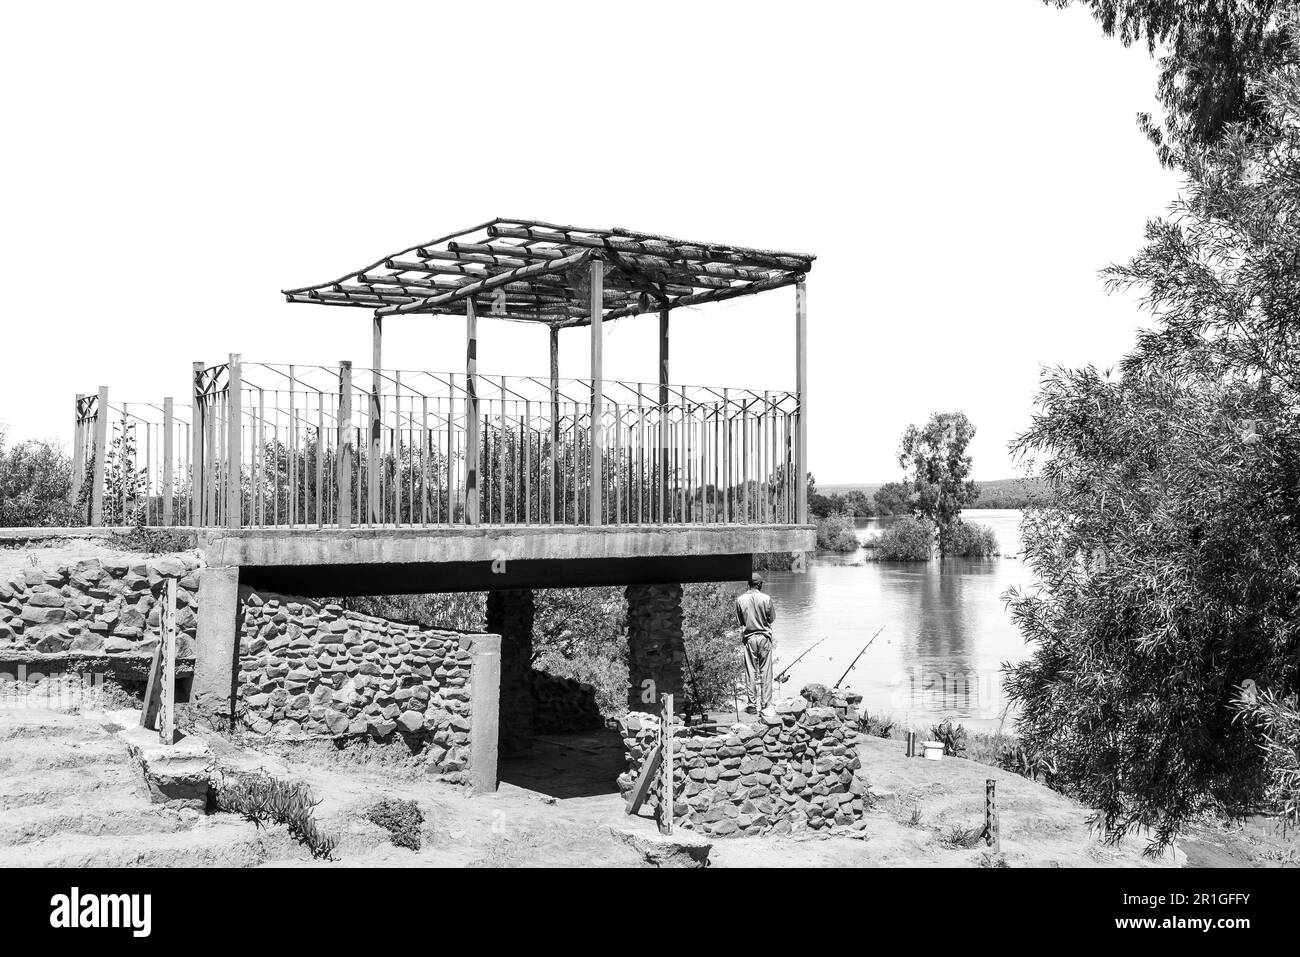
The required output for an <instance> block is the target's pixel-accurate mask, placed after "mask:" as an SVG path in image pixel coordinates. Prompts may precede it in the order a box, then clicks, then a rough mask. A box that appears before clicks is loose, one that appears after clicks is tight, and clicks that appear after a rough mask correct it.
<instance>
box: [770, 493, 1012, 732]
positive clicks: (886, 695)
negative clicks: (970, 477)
mask: <svg viewBox="0 0 1300 957" xmlns="http://www.w3.org/2000/svg"><path fill="white" fill-rule="evenodd" d="M962 514H963V517H965V518H966V519H967V520H968V521H972V522H979V523H980V524H983V525H988V526H990V527H992V528H993V530H994V533H995V534H996V535H997V539H998V547H999V550H1000V551H1001V552H1002V554H1003V556H1004V557H1000V558H947V559H943V560H938V559H936V560H933V561H929V562H876V561H870V560H868V559H867V557H866V556H867V554H868V553H867V552H865V551H862V550H859V551H858V552H856V553H835V552H817V553H815V555H814V557H813V558H812V559H811V560H810V561H809V562H808V565H807V568H806V570H805V571H803V572H802V573H799V572H766V573H764V577H765V578H766V579H767V582H768V584H767V585H766V590H767V592H768V593H769V594H770V595H771V596H772V598H773V600H774V601H775V602H776V609H777V621H776V626H775V629H774V634H775V637H776V646H777V652H776V654H777V658H776V671H777V672H780V670H781V669H782V668H784V667H785V664H786V663H788V662H791V661H793V660H794V659H795V658H796V657H797V656H798V655H799V654H800V652H802V651H803V650H804V649H806V648H808V647H809V646H810V645H812V644H813V643H814V642H815V641H817V639H819V638H824V639H825V641H823V642H822V643H821V644H820V645H818V646H817V647H816V648H815V649H814V650H813V651H811V652H810V653H809V654H808V655H807V656H806V657H805V658H804V659H803V660H802V661H800V662H799V663H798V664H797V665H795V666H794V668H793V669H792V670H791V673H790V679H789V681H788V682H787V683H785V685H784V686H783V689H784V693H786V694H794V693H797V692H798V690H799V689H800V688H801V687H803V685H804V684H806V683H808V682H810V681H818V682H821V683H823V684H826V685H832V684H834V683H835V681H836V679H837V678H839V676H840V675H841V674H842V673H843V672H844V669H846V668H847V667H848V666H849V663H850V662H851V661H852V660H853V657H854V655H856V654H857V653H858V652H859V651H860V650H861V649H862V646H863V645H865V644H866V643H867V641H868V640H870V638H871V636H872V634H873V633H874V632H875V630H876V629H877V628H879V627H880V626H881V625H884V626H885V630H884V631H883V632H882V633H881V635H880V637H879V638H877V639H876V641H875V643H874V644H873V645H872V646H871V648H870V650H868V651H867V653H866V654H865V655H863V656H862V658H861V660H860V661H859V662H858V664H857V665H856V667H855V668H854V670H853V671H852V672H851V673H850V674H849V677H848V678H847V679H846V680H845V682H844V684H845V686H847V687H850V688H853V689H854V690H855V691H857V692H859V693H860V694H862V696H863V707H864V708H865V710H867V711H869V712H872V713H880V714H887V715H892V716H893V717H894V718H896V719H898V720H900V721H902V722H903V723H905V724H910V725H914V726H916V727H929V725H930V724H932V723H934V722H937V721H939V720H941V719H943V718H945V717H950V718H953V719H954V720H956V721H960V722H961V723H963V724H965V725H967V726H968V727H974V728H982V729H992V728H996V727H997V726H998V724H999V722H1000V720H1001V717H1002V714H1003V711H1004V709H1005V707H1006V705H1007V701H1006V698H1005V696H1004V695H1003V693H1002V684H1001V674H1000V667H1001V665H1002V663H1003V662H1005V661H1012V662H1015V661H1020V660H1021V659H1023V658H1025V657H1026V655H1027V654H1028V649H1027V647H1026V645H1025V642H1024V640H1023V639H1022V638H1021V636H1020V633H1019V631H1017V629H1016V627H1015V625H1014V624H1013V623H1012V621H1011V616H1010V615H1009V613H1008V612H1007V609H1006V607H1005V605H1004V603H1003V600H1002V596H1003V593H1004V592H1006V590H1007V589H1008V588H1010V587H1012V586H1018V587H1022V588H1023V587H1025V586H1027V585H1029V584H1030V583H1031V578H1032V576H1031V575H1030V572H1029V570H1028V568H1027V567H1026V566H1025V564H1024V562H1023V561H1022V560H1021V559H1020V558H1019V557H1016V556H1015V555H1013V553H1017V552H1019V550H1020V530H1019V523H1020V512H1019V511H1018V510H1015V509H967V510H966V511H964V512H963V513H962ZM892 521H894V519H893V518H871V519H859V520H858V526H859V527H858V538H859V539H860V540H866V539H867V538H868V537H870V536H875V535H878V534H879V533H880V531H881V529H882V528H884V527H885V526H886V525H888V524H889V523H890V522H892ZM781 693H782V691H781V690H778V692H777V694H778V696H779V695H780V694H781ZM1009 726H1010V723H1009V722H1008V727H1009Z"/></svg>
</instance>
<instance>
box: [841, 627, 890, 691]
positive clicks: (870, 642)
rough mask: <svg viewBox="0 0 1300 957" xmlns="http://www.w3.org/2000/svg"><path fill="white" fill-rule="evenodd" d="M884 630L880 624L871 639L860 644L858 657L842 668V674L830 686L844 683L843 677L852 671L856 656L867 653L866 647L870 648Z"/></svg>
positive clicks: (856, 660) (856, 661) (859, 656)
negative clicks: (860, 648)
mask: <svg viewBox="0 0 1300 957" xmlns="http://www.w3.org/2000/svg"><path fill="white" fill-rule="evenodd" d="M884 630H885V626H884V625H881V626H880V631H877V632H876V633H875V634H874V635H872V636H871V641H868V642H867V643H866V644H865V645H863V646H862V650H861V651H859V652H858V657H857V658H854V659H853V664H851V665H849V666H848V667H847V668H845V669H844V674H842V675H840V680H839V681H837V682H835V684H833V685H832V686H831V687H832V688H838V687H839V686H840V685H841V684H843V683H844V679H845V678H847V677H848V676H849V672H850V671H852V670H853V669H854V667H856V665H857V663H858V658H861V657H862V656H863V655H865V654H866V653H867V649H868V648H870V647H871V645H872V644H873V643H874V642H875V640H876V639H877V638H879V637H880V632H881V631H884Z"/></svg>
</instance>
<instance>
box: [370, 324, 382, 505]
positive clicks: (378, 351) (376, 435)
mask: <svg viewBox="0 0 1300 957" xmlns="http://www.w3.org/2000/svg"><path fill="white" fill-rule="evenodd" d="M383 341H384V320H383V318H382V317H381V316H379V315H378V314H376V315H375V317H374V324H373V326H372V327H371V348H370V353H371V357H370V361H371V371H370V445H369V448H368V449H367V451H366V503H367V506H366V509H367V521H369V523H370V524H371V525H378V524H380V522H381V520H382V518H383V516H382V514H381V513H380V502H379V446H380V440H381V433H382V422H381V421H380V419H381V413H380V409H379V389H380V374H379V370H380V369H381V368H383Z"/></svg>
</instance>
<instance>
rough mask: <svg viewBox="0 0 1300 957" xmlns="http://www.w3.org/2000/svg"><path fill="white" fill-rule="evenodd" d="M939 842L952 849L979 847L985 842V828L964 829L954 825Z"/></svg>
mask: <svg viewBox="0 0 1300 957" xmlns="http://www.w3.org/2000/svg"><path fill="white" fill-rule="evenodd" d="M939 840H940V843H942V844H943V845H944V846H946V847H951V848H969V847H977V846H978V845H979V843H980V842H981V841H983V840H984V828H982V827H962V826H961V825H960V824H954V825H953V826H952V827H950V828H949V829H948V831H947V833H945V834H944V835H943V837H941V838H940V839H939Z"/></svg>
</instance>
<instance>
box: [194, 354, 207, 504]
mask: <svg viewBox="0 0 1300 957" xmlns="http://www.w3.org/2000/svg"><path fill="white" fill-rule="evenodd" d="M191 369H192V371H193V379H194V382H193V386H192V388H191V392H192V393H193V395H192V396H191V400H190V524H191V525H195V526H202V525H205V524H207V515H206V514H205V513H204V511H203V482H204V477H203V436H204V434H205V430H204V426H203V420H204V418H205V417H206V416H207V410H206V409H205V408H204V404H203V389H202V380H203V363H202V362H195V363H193V364H192V366H191Z"/></svg>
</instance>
